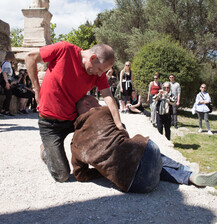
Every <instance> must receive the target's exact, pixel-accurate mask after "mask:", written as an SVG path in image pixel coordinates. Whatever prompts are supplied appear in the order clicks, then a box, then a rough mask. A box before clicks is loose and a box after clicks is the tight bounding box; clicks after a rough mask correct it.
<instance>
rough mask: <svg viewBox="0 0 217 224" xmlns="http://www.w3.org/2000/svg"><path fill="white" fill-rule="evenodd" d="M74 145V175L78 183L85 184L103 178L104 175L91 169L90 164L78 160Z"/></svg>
mask: <svg viewBox="0 0 217 224" xmlns="http://www.w3.org/2000/svg"><path fill="white" fill-rule="evenodd" d="M73 150H74V149H73V145H72V146H71V151H72V160H71V162H72V166H73V175H74V177H75V179H76V180H77V181H80V182H85V181H90V180H93V179H96V178H99V177H101V176H102V175H101V174H100V173H99V172H98V171H97V170H96V169H95V168H92V169H89V167H88V164H86V163H83V162H81V161H80V160H78V159H76V158H75V157H76V156H75V154H73Z"/></svg>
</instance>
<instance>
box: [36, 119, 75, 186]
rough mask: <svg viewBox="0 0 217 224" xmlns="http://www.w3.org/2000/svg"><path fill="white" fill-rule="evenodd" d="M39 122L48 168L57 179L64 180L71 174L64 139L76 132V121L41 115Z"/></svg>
mask: <svg viewBox="0 0 217 224" xmlns="http://www.w3.org/2000/svg"><path fill="white" fill-rule="evenodd" d="M38 124H39V129H40V135H41V139H42V142H43V145H44V154H43V156H44V159H45V163H46V164H47V167H48V170H49V171H50V173H51V175H52V177H53V178H54V179H55V180H57V181H59V182H64V181H66V180H68V179H69V176H70V167H69V162H68V159H67V157H66V153H65V149H64V140H65V138H66V136H67V135H68V134H69V133H71V132H74V122H73V121H58V120H47V119H44V118H41V117H39V121H38Z"/></svg>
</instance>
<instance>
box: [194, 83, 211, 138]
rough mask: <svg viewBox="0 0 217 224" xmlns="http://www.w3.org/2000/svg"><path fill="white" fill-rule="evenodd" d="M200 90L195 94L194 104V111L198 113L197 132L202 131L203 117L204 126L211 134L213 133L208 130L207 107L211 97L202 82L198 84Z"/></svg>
mask: <svg viewBox="0 0 217 224" xmlns="http://www.w3.org/2000/svg"><path fill="white" fill-rule="evenodd" d="M200 90H201V91H200V92H199V93H198V94H197V96H196V101H195V105H196V108H195V110H196V112H197V115H198V120H199V130H198V132H199V133H201V132H202V117H204V121H205V124H206V128H207V130H208V134H209V135H213V133H212V132H211V130H210V126H209V111H210V109H209V108H208V106H207V105H208V104H209V103H211V98H210V96H209V93H207V92H206V84H204V83H203V84H202V85H201V86H200Z"/></svg>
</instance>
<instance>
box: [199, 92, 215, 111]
mask: <svg viewBox="0 0 217 224" xmlns="http://www.w3.org/2000/svg"><path fill="white" fill-rule="evenodd" d="M200 96H201V98H202V99H203V100H205V98H204V95H203V94H202V93H201V94H200ZM206 106H207V107H208V108H209V112H208V113H212V103H211V102H209V103H207V104H206Z"/></svg>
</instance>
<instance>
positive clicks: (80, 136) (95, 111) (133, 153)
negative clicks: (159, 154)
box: [71, 107, 149, 192]
mask: <svg viewBox="0 0 217 224" xmlns="http://www.w3.org/2000/svg"><path fill="white" fill-rule="evenodd" d="M148 139H149V138H148V137H146V138H145V137H143V136H141V135H136V136H134V137H133V138H131V139H130V138H127V137H125V135H124V133H123V131H121V130H119V129H118V128H117V127H116V125H115V123H114V121H113V118H112V115H111V112H110V110H109V109H108V107H96V108H92V109H91V110H90V111H88V112H87V113H85V114H82V115H80V116H79V117H78V118H77V120H76V122H75V133H74V136H73V141H72V145H71V151H72V165H73V174H74V177H75V178H76V179H77V180H78V181H89V180H91V179H94V178H97V177H99V176H101V175H102V176H104V177H106V178H107V179H109V180H110V181H111V182H113V183H114V184H115V185H117V186H118V187H119V188H120V189H121V190H122V191H125V192H127V191H128V190H129V188H130V186H131V184H132V181H133V179H134V177H135V175H136V171H137V169H138V166H139V163H140V161H141V159H142V156H143V153H144V151H145V148H146V146H147V143H148ZM89 164H90V165H92V166H93V167H94V168H95V169H93V168H92V169H90V168H89V167H88V165H89ZM100 174H101V175H100Z"/></svg>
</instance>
